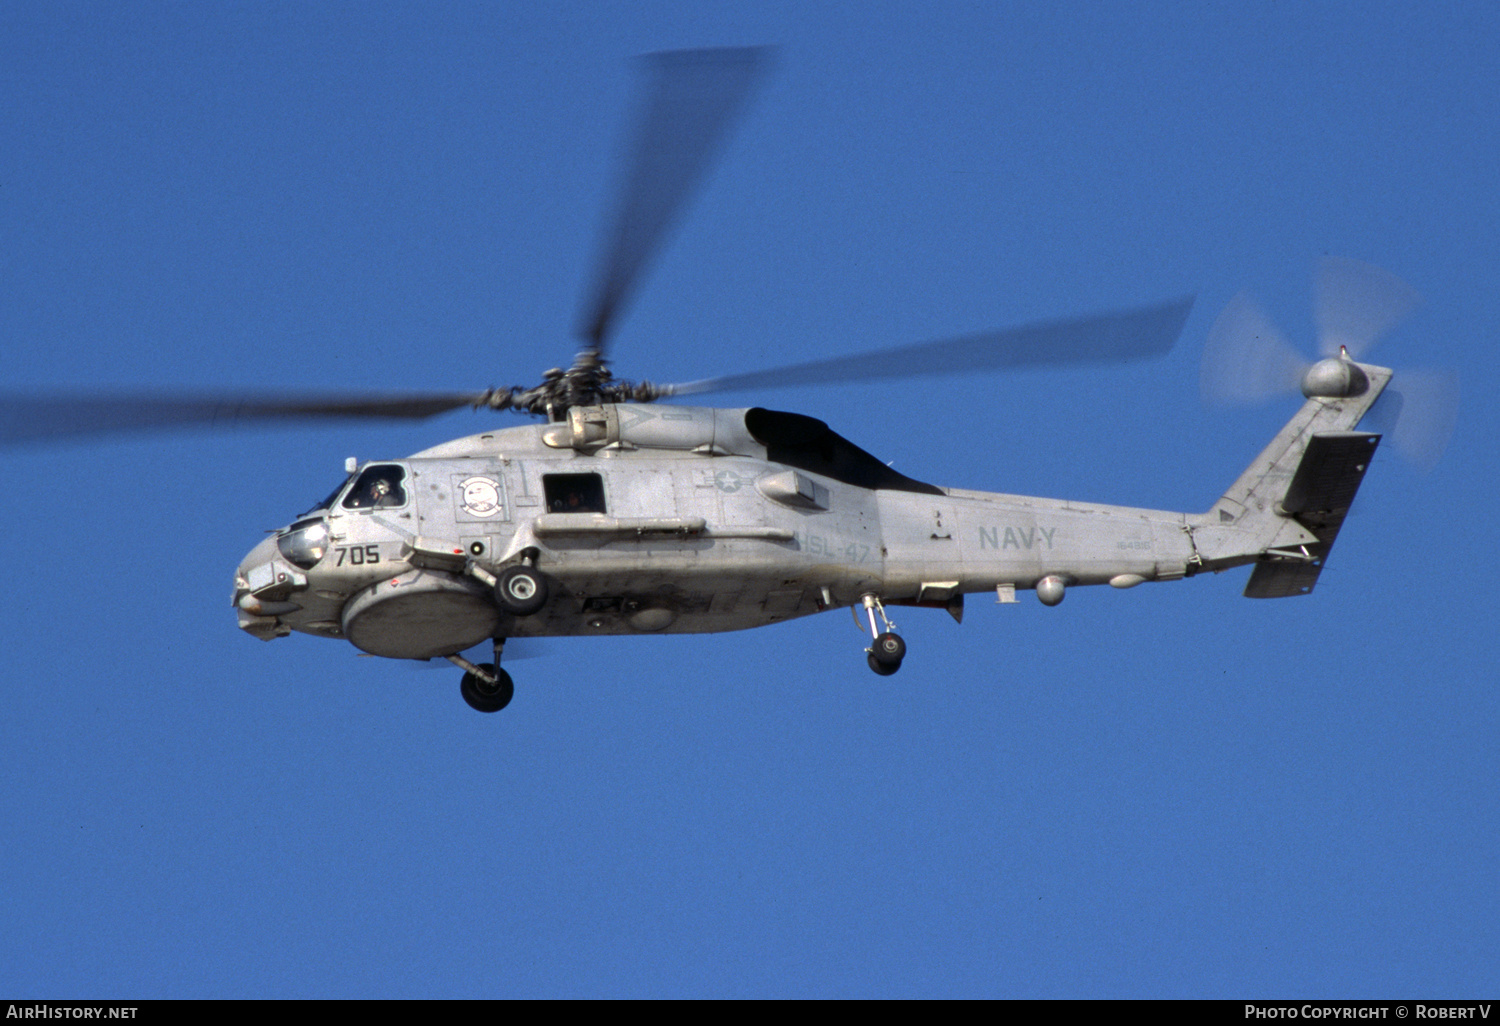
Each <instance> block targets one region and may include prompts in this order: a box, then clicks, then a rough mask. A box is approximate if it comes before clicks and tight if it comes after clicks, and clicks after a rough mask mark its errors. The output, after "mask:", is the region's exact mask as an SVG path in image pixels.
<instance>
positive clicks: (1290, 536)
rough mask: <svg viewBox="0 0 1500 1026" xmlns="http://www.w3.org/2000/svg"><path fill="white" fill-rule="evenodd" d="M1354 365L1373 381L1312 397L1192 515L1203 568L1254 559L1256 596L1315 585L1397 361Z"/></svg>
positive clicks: (1365, 463) (1250, 592) (1251, 589)
mask: <svg viewBox="0 0 1500 1026" xmlns="http://www.w3.org/2000/svg"><path fill="white" fill-rule="evenodd" d="M1325 362H1331V361H1325ZM1350 366H1352V367H1357V368H1358V369H1359V370H1360V371H1362V372H1363V376H1364V377H1365V378H1366V379H1367V381H1368V384H1367V386H1366V387H1365V388H1364V389H1363V390H1361V391H1360V392H1359V394H1358V395H1350V396H1337V395H1335V396H1323V395H1314V396H1313V397H1311V398H1309V399H1308V400H1307V402H1305V403H1304V404H1303V405H1302V408H1301V409H1300V410H1298V411H1297V414H1296V415H1295V416H1294V417H1292V419H1291V420H1290V421H1288V422H1287V425H1286V426H1285V427H1284V428H1282V429H1281V431H1280V432H1279V433H1278V434H1277V435H1276V437H1275V438H1274V439H1273V440H1272V441H1271V444H1270V445H1268V446H1266V448H1265V451H1263V452H1262V453H1261V454H1260V456H1258V457H1257V458H1256V459H1255V461H1254V462H1253V463H1251V464H1250V466H1249V467H1248V468H1247V469H1246V470H1245V472H1244V473H1243V474H1241V475H1240V477H1239V479H1238V480H1237V481H1235V483H1234V484H1233V485H1231V486H1230V488H1229V490H1228V491H1226V492H1225V493H1224V494H1223V495H1222V496H1221V497H1220V498H1219V501H1218V502H1216V503H1214V504H1213V507H1212V508H1210V509H1209V511H1208V512H1207V513H1205V514H1203V515H1202V516H1201V517H1196V518H1194V519H1193V520H1192V521H1190V523H1189V533H1190V534H1191V536H1192V539H1193V544H1194V547H1195V549H1196V551H1197V554H1198V558H1199V559H1201V560H1202V565H1203V569H1206V570H1223V569H1227V568H1229V567H1233V566H1242V565H1244V564H1246V563H1255V564H1257V565H1256V568H1255V572H1254V573H1253V574H1251V576H1250V582H1249V584H1247V585H1246V587H1245V594H1246V595H1247V596H1249V597H1251V598H1279V597H1284V596H1289V595H1306V594H1307V593H1308V592H1310V591H1312V589H1313V585H1314V583H1316V581H1317V579H1318V574H1319V573H1321V572H1322V569H1323V563H1324V560H1325V559H1326V558H1327V555H1328V552H1329V550H1330V549H1331V548H1332V547H1333V542H1334V539H1335V538H1336V537H1337V536H1338V532H1339V528H1340V527H1341V526H1342V525H1343V522H1344V516H1345V515H1346V514H1347V513H1348V511H1349V506H1350V504H1351V503H1352V502H1353V501H1354V494H1355V492H1356V491H1357V490H1358V489H1359V485H1360V482H1361V481H1362V480H1363V479H1364V474H1365V470H1366V469H1367V468H1368V467H1369V465H1370V458H1371V457H1372V456H1373V455H1374V452H1375V447H1376V446H1377V445H1378V444H1379V442H1380V436H1379V435H1374V434H1366V433H1362V432H1357V431H1355V430H1354V428H1355V426H1356V425H1358V424H1359V422H1360V419H1361V418H1362V417H1364V415H1365V414H1366V413H1367V412H1368V411H1369V409H1370V407H1371V406H1373V405H1374V403H1375V400H1376V399H1378V398H1379V397H1380V393H1381V392H1382V391H1383V390H1384V389H1385V386H1386V385H1387V384H1388V383H1389V382H1390V380H1391V371H1389V370H1388V369H1386V368H1384V367H1372V366H1368V365H1365V364H1351V365H1350Z"/></svg>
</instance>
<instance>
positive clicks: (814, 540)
mask: <svg viewBox="0 0 1500 1026" xmlns="http://www.w3.org/2000/svg"><path fill="white" fill-rule="evenodd" d="M792 537H794V538H795V539H796V541H797V546H798V547H799V548H800V549H802V551H803V552H806V553H807V554H808V555H809V556H829V557H832V558H833V559H842V560H844V561H846V562H849V563H863V562H865V561H866V560H868V559H869V558H870V546H868V545H860V544H858V543H857V542H849V543H848V544H843V545H841V544H840V543H839V540H838V539H837V538H827V537H824V536H823V535H821V534H803V533H802V532H800V531H798V532H797V533H796V534H794V535H793V536H792Z"/></svg>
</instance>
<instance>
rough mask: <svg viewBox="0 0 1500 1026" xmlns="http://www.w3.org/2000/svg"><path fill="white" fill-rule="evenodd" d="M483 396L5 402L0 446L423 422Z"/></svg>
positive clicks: (153, 395)
mask: <svg viewBox="0 0 1500 1026" xmlns="http://www.w3.org/2000/svg"><path fill="white" fill-rule="evenodd" d="M484 398H485V396H484V395H483V394H470V393H464V394H456V393H453V394H446V395H440V394H428V395H393V396H326V395H322V396H320V395H306V394H302V395H299V394H295V393H238V394H235V393H226V394H219V395H203V394H199V395H172V394H168V393H162V392H135V393H130V392H112V393H94V394H89V393H67V394H52V395H14V394H12V395H0V444H14V443H19V442H40V441H47V440H52V439H66V438H79V437H85V436H88V435H107V434H116V433H121V432H130V431H143V430H149V429H151V428H173V427H188V426H205V427H211V426H223V425H228V424H235V423H240V422H244V421H257V420H307V419H313V418H337V417H356V418H390V419H402V420H420V419H422V418H424V417H432V416H436V415H437V414H439V413H446V412H447V411H449V410H455V409H458V408H459V407H461V406H471V405H473V404H475V403H476V402H480V401H482V400H483V399H484Z"/></svg>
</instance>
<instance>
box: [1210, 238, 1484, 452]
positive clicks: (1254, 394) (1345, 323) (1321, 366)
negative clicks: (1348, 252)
mask: <svg viewBox="0 0 1500 1026" xmlns="http://www.w3.org/2000/svg"><path fill="white" fill-rule="evenodd" d="M1316 285H1317V287H1316V293H1315V295H1316V299H1315V303H1314V310H1313V317H1314V323H1315V324H1316V326H1317V348H1318V354H1319V357H1320V358H1319V359H1317V360H1311V359H1308V358H1307V357H1306V356H1304V355H1303V354H1302V353H1301V352H1299V351H1298V350H1297V348H1296V347H1294V346H1293V345H1292V343H1291V342H1290V340H1289V339H1288V338H1287V336H1286V335H1285V334H1284V333H1283V332H1282V331H1281V329H1280V328H1278V327H1277V326H1276V325H1275V323H1274V322H1272V320H1271V319H1270V317H1268V316H1267V315H1266V313H1265V311H1264V310H1262V309H1261V307H1260V306H1259V304H1257V303H1256V302H1255V300H1254V299H1252V298H1251V297H1250V296H1249V295H1248V294H1247V293H1243V292H1242V293H1240V294H1239V295H1237V296H1235V297H1234V298H1233V299H1231V300H1230V301H1229V305H1228V306H1226V307H1225V308H1224V312H1223V313H1221V314H1220V315H1219V317H1218V319H1217V320H1216V321H1215V322H1214V324H1213V327H1212V328H1211V329H1210V330H1209V333H1208V342H1207V345H1206V346H1205V347H1204V352H1203V369H1202V377H1201V386H1202V392H1203V397H1204V399H1205V401H1207V402H1210V403H1213V404H1216V405H1250V404H1255V403H1262V402H1269V401H1271V400H1273V399H1277V398H1280V397H1281V396H1284V395H1295V394H1297V393H1298V392H1301V393H1302V394H1303V395H1307V396H1314V395H1338V394H1350V393H1349V392H1347V391H1344V390H1348V389H1355V388H1357V387H1358V383H1357V381H1355V380H1354V377H1355V376H1357V375H1358V374H1359V373H1360V372H1359V370H1358V367H1357V366H1356V365H1355V363H1354V361H1356V360H1359V359H1361V358H1362V357H1364V356H1365V355H1366V354H1367V353H1368V352H1369V351H1370V350H1371V349H1372V348H1373V347H1374V346H1375V345H1376V343H1378V342H1379V341H1380V340H1381V339H1382V338H1384V337H1385V336H1386V335H1387V334H1389V332H1390V331H1391V330H1392V329H1393V328H1394V327H1395V326H1396V325H1397V324H1399V323H1400V322H1401V321H1402V320H1403V319H1404V318H1405V317H1406V316H1407V314H1409V313H1410V312H1411V311H1412V310H1413V309H1414V308H1415V307H1416V306H1417V304H1418V302H1419V297H1418V296H1417V293H1416V292H1415V291H1414V290H1413V289H1412V288H1411V286H1409V285H1407V284H1406V283H1405V282H1403V281H1401V280H1400V279H1399V278H1397V277H1396V276H1395V275H1393V274H1390V273H1389V272H1387V271H1384V270H1382V269H1380V268H1378V267H1374V266H1372V265H1370V264H1364V263H1360V262H1359V261H1357V260H1349V259H1345V258H1342V257H1330V258H1325V259H1324V260H1323V261H1322V262H1321V264H1320V266H1319V268H1318V276H1317V283H1316ZM1457 410H1458V381H1457V377H1456V375H1454V374H1452V373H1450V372H1444V371H1402V372H1400V373H1398V374H1397V375H1396V379H1395V387H1393V388H1388V389H1386V391H1385V393H1384V394H1383V395H1382V396H1381V398H1380V400H1379V402H1377V403H1376V404H1375V407H1374V408H1373V409H1372V410H1371V411H1370V413H1369V421H1370V424H1371V427H1373V428H1374V429H1375V430H1380V431H1382V432H1383V433H1385V434H1386V435H1387V436H1388V438H1389V440H1390V442H1391V443H1392V444H1393V445H1395V447H1396V449H1397V450H1398V451H1399V452H1401V454H1402V455H1404V456H1405V457H1407V458H1408V459H1409V460H1411V461H1412V462H1413V463H1414V464H1416V465H1417V466H1418V467H1419V468H1421V469H1424V470H1430V469H1431V468H1432V467H1433V466H1435V465H1436V463H1437V462H1438V460H1439V458H1441V456H1442V454H1443V450H1444V449H1445V448H1446V447H1447V444H1448V439H1449V438H1450V437H1451V435H1452V433H1453V425H1454V421H1455V419H1456V415H1457Z"/></svg>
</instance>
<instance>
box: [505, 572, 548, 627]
mask: <svg viewBox="0 0 1500 1026" xmlns="http://www.w3.org/2000/svg"><path fill="white" fill-rule="evenodd" d="M495 601H496V602H497V603H499V605H500V608H501V609H502V610H504V611H505V612H507V613H509V614H510V615H511V616H530V615H531V614H532V613H535V612H536V611H537V610H539V609H541V608H542V607H543V606H545V605H546V604H547V579H546V578H544V577H543V576H542V575H541V574H539V573H537V572H536V570H534V569H533V568H531V567H529V566H525V565H523V564H519V563H518V564H516V565H514V566H508V567H506V568H505V569H504V570H502V571H501V572H500V578H499V580H497V581H496V582H495Z"/></svg>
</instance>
